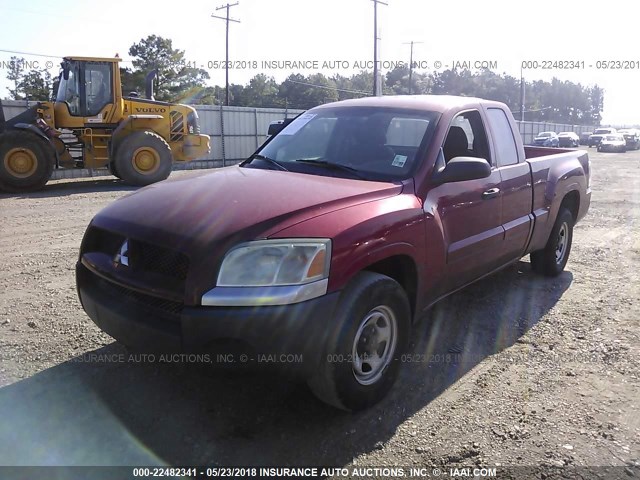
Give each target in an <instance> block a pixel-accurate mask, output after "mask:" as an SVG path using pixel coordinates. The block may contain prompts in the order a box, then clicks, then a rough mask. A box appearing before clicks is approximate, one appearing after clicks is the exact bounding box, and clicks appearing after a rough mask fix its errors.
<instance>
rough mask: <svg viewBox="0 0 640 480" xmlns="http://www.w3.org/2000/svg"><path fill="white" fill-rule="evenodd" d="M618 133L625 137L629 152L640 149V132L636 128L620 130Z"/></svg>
mask: <svg viewBox="0 0 640 480" xmlns="http://www.w3.org/2000/svg"><path fill="white" fill-rule="evenodd" d="M618 133H620V134H621V135H622V136H623V137H624V141H625V142H626V143H627V150H638V149H640V130H637V129H635V128H625V129H622V130H619V131H618Z"/></svg>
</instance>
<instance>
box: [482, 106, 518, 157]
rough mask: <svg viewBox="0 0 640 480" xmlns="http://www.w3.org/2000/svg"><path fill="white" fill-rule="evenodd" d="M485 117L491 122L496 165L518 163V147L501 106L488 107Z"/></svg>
mask: <svg viewBox="0 0 640 480" xmlns="http://www.w3.org/2000/svg"><path fill="white" fill-rule="evenodd" d="M487 117H488V119H489V122H490V123H491V130H492V132H493V144H494V146H495V149H496V161H497V163H498V166H499V167H504V166H506V165H515V164H516V163H518V148H517V147H516V140H515V138H514V136H513V129H512V128H511V124H510V123H509V119H508V118H507V114H506V113H505V111H504V110H502V109H501V108H488V109H487Z"/></svg>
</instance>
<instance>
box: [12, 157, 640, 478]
mask: <svg viewBox="0 0 640 480" xmlns="http://www.w3.org/2000/svg"><path fill="white" fill-rule="evenodd" d="M589 153H590V156H591V158H592V162H593V182H592V184H593V198H592V203H591V210H590V212H589V214H588V216H587V217H586V218H585V219H584V220H583V221H582V222H581V223H580V224H579V225H578V226H577V227H576V229H575V234H574V244H573V250H572V252H571V258H570V260H569V263H568V265H567V269H566V271H565V272H564V274H562V275H561V276H560V277H558V278H556V279H546V278H542V277H539V276H536V275H534V274H533V273H532V272H531V270H530V265H529V261H528V258H526V259H523V260H522V261H521V262H520V263H519V264H518V265H516V266H513V267H511V268H509V269H507V270H505V271H502V272H500V273H498V274H496V275H494V276H492V277H490V278H488V279H486V280H483V281H481V282H479V283H476V284H475V285H473V286H471V287H469V288H467V289H466V290H464V291H462V292H460V293H457V294H455V295H454V296H452V297H450V298H449V299H448V300H445V301H444V302H442V303H441V304H439V305H438V306H437V307H436V308H435V309H434V310H433V311H432V312H431V313H430V314H429V315H428V316H427V317H425V318H424V320H423V321H421V322H420V323H419V324H418V325H417V326H416V327H415V328H414V335H413V339H414V341H413V344H412V350H411V352H412V353H413V354H414V355H413V356H411V357H408V359H410V360H412V361H407V362H406V363H405V365H404V366H403V370H402V374H401V379H400V381H399V383H398V384H397V385H396V387H395V389H394V391H393V392H392V393H391V394H390V395H389V396H388V397H387V398H386V399H385V400H384V401H383V402H382V403H381V404H379V405H377V406H376V407H374V408H372V409H370V410H368V411H365V412H362V413H358V414H347V413H343V412H339V411H336V410H334V409H332V408H330V407H326V406H325V405H323V404H321V403H320V402H319V401H317V400H315V398H314V397H313V396H312V395H311V394H310V393H309V392H308V390H307V389H306V387H305V386H304V385H300V384H298V383H295V382H292V381H289V380H287V379H284V378H281V377H279V376H277V375H273V374H267V373H238V372H220V371H212V370H211V369H210V368H204V367H202V366H194V365H189V364H185V363H179V364H178V363H160V362H158V361H154V362H150V361H140V359H137V360H136V359H133V360H132V359H131V358H130V357H128V352H126V350H124V348H122V347H121V346H120V345H118V344H116V343H114V342H113V340H112V339H111V338H110V337H109V336H107V335H105V334H103V333H101V332H100V330H99V329H98V328H97V327H96V326H95V325H94V324H93V323H92V322H91V321H90V320H89V319H88V317H87V316H86V315H85V314H84V312H83V311H82V308H81V306H80V304H79V301H78V298H77V295H76V291H75V278H74V264H75V262H76V259H77V253H78V248H79V245H80V241H81V238H82V234H83V232H84V230H85V228H86V226H87V224H88V223H89V221H90V219H91V217H92V216H93V215H94V214H95V213H96V212H97V211H98V210H100V209H101V208H102V207H103V206H105V205H107V204H108V203H109V202H111V201H113V200H115V199H116V198H118V197H121V196H122V195H125V194H126V193H127V192H129V191H131V190H132V188H129V187H126V186H123V185H122V184H120V183H119V182H118V181H116V180H115V179H111V178H110V177H108V178H107V179H101V180H84V181H77V180H76V181H73V182H71V181H56V182H52V183H51V184H49V185H48V186H47V187H46V188H45V190H43V191H42V192H39V193H36V194H29V195H21V196H15V195H1V196H0V264H1V265H2V270H1V271H0V362H1V363H0V387H1V388H0V418H2V420H1V421H0V465H138V464H145V465H156V464H173V465H176V464H178V465H212V464H219V465H245V466H246V465H265V464H268V465H330V466H337V467H343V466H349V467H353V466H392V465H395V466H430V467H439V468H444V469H445V471H447V472H449V468H451V467H458V466H461V465H468V466H476V465H477V466H497V467H498V469H499V468H501V467H504V466H531V467H533V468H532V472H534V474H535V475H534V476H536V477H537V478H545V476H546V475H547V474H546V473H544V472H545V471H547V470H548V469H550V468H552V467H554V466H555V467H561V466H566V465H569V466H602V465H616V466H619V467H620V469H619V471H620V472H625V468H626V469H627V470H626V472H625V474H626V475H629V476H631V475H632V474H633V473H634V471H635V474H636V475H640V474H639V473H638V471H637V470H635V469H636V468H637V467H638V466H640V421H639V419H640V306H639V300H640V273H639V272H640V269H639V267H640V151H636V152H629V153H626V154H599V153H596V152H595V150H594V149H590V150H589ZM192 174H193V172H177V173H174V174H173V175H192ZM123 359H124V360H123ZM545 469H546V470H545ZM498 472H500V470H498ZM584 478H591V475H585V476H584Z"/></svg>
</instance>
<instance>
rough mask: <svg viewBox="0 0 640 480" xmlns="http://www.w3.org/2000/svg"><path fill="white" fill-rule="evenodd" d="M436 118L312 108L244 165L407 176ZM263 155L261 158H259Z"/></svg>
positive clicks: (425, 113)
mask: <svg viewBox="0 0 640 480" xmlns="http://www.w3.org/2000/svg"><path fill="white" fill-rule="evenodd" d="M438 117H439V114H438V113H436V112H429V111H415V110H405V109H392V108H388V109H387V108H379V107H336V108H317V109H313V110H310V111H308V112H307V113H305V114H303V115H300V116H299V117H298V118H297V119H296V120H294V121H293V122H291V123H290V124H289V125H288V126H287V127H286V128H285V129H284V130H282V131H281V132H280V133H279V134H278V135H277V136H276V137H275V138H273V140H271V141H270V142H269V143H267V144H266V145H265V146H264V148H262V149H261V150H259V152H258V154H257V155H255V156H254V157H251V158H250V159H249V160H248V161H247V162H245V163H244V166H247V167H250V168H275V167H274V162H273V161H275V162H277V164H279V165H280V166H281V167H284V168H280V169H281V170H282V169H286V170H289V171H294V172H300V173H309V174H314V175H325V176H340V177H346V178H357V179H366V180H378V181H396V180H401V179H404V178H408V177H409V176H410V175H411V174H412V173H413V171H414V169H415V167H416V166H417V164H418V162H419V160H420V158H421V156H422V155H421V153H422V152H424V151H425V149H426V147H427V146H428V144H429V141H430V139H431V136H432V134H433V130H434V128H435V124H436V122H437V119H438ZM265 157H266V159H265Z"/></svg>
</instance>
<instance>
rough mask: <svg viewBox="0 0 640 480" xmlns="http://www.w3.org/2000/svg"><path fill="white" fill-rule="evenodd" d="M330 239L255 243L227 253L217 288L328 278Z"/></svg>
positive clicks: (301, 282)
mask: <svg viewBox="0 0 640 480" xmlns="http://www.w3.org/2000/svg"><path fill="white" fill-rule="evenodd" d="M330 261H331V240H328V239H290V240H287V239H277V240H259V241H255V242H249V243H246V244H243V245H240V246H238V247H236V248H234V249H233V250H231V251H229V253H227V255H226V256H225V257H224V260H223V261H222V266H221V267H220V272H219V274H218V281H217V282H216V285H217V286H219V287H259V286H260V287H262V286H278V285H302V284H306V283H311V282H315V281H317V280H322V279H325V278H328V276H329V264H330Z"/></svg>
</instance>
